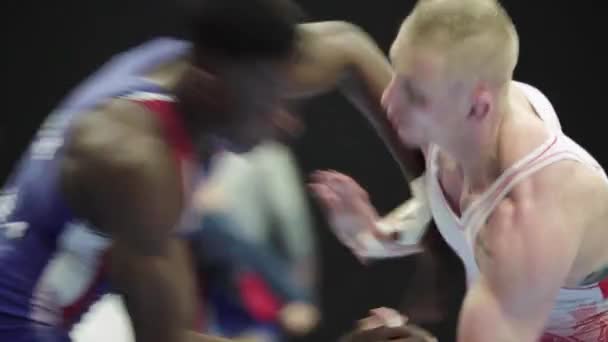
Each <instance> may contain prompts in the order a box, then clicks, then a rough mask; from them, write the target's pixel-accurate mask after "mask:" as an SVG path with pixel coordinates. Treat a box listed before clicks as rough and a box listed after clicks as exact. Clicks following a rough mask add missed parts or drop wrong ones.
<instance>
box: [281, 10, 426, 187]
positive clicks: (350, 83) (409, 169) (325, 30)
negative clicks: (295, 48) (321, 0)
mask: <svg viewBox="0 0 608 342" xmlns="http://www.w3.org/2000/svg"><path fill="white" fill-rule="evenodd" d="M300 31H301V37H302V39H301V40H300V46H299V55H298V58H297V59H296V61H295V63H294V64H293V67H292V68H291V70H290V80H291V82H290V87H288V90H287V95H288V97H307V96H311V95H314V94H318V93H322V92H326V91H329V90H332V89H335V88H336V87H338V88H339V89H340V90H341V91H342V93H343V94H344V95H345V96H346V97H347V98H348V99H349V100H350V101H351V102H352V103H353V104H354V105H355V106H356V107H357V108H358V109H359V110H360V111H362V112H363V113H364V115H365V117H366V118H367V119H368V120H369V121H370V122H371V123H372V125H373V126H374V128H375V129H376V131H377V132H378V134H379V135H380V136H381V137H382V139H383V140H384V142H385V143H386V145H387V146H388V148H389V149H390V151H391V153H392V155H393V157H394V158H395V159H396V160H397V161H398V163H399V165H400V167H401V169H402V171H403V172H404V174H405V175H406V177H407V179H408V181H412V180H413V179H414V178H415V177H417V176H419V175H420V174H421V173H422V171H423V169H424V163H423V159H422V156H421V154H420V153H419V151H418V150H410V149H408V148H406V146H405V145H403V144H402V143H401V141H400V139H399V137H398V135H397V132H396V131H395V130H394V129H393V127H392V125H391V124H390V122H389V121H388V118H387V116H386V114H385V112H384V110H383V108H382V105H381V100H382V94H383V92H384V89H385V88H386V87H387V86H388V84H389V83H390V81H391V79H392V76H393V71H392V68H391V66H390V64H389V63H388V60H387V58H386V57H385V55H384V53H383V52H382V51H381V50H380V49H379V48H378V46H377V45H376V43H375V42H374V41H373V40H372V39H371V37H369V35H367V34H366V33H365V32H364V31H363V30H361V29H359V28H358V27H356V26H355V25H352V24H349V23H346V22H317V23H309V24H303V25H301V27H300Z"/></svg>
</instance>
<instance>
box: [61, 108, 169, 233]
mask: <svg viewBox="0 0 608 342" xmlns="http://www.w3.org/2000/svg"><path fill="white" fill-rule="evenodd" d="M169 152H170V151H169V148H168V146H167V145H166V144H165V142H164V140H163V139H162V137H161V135H160V131H159V129H158V127H157V125H156V122H155V121H154V120H153V118H152V116H151V115H150V114H149V113H147V112H146V110H145V109H144V108H142V107H140V106H139V105H137V104H134V103H130V102H129V101H123V100H116V101H113V102H111V103H108V104H107V105H106V106H104V107H102V108H100V109H98V110H97V111H95V112H91V113H88V114H86V115H84V116H83V118H82V119H81V120H79V121H78V122H77V123H76V124H75V126H74V127H73V129H72V131H71V136H70V140H69V142H68V143H67V145H66V147H65V158H64V160H63V162H62V172H61V176H62V186H63V191H64V193H65V194H66V198H67V200H68V202H69V204H70V206H72V207H73V209H74V210H75V211H76V213H77V214H78V215H80V216H83V217H85V218H87V219H89V220H90V221H92V222H94V223H96V225H97V226H102V227H103V228H105V227H108V229H113V227H111V226H116V224H114V223H110V222H108V221H109V220H108V217H107V216H109V215H107V214H106V213H107V212H113V213H114V214H116V213H117V212H121V213H122V212H124V215H122V216H123V217H128V216H129V214H128V213H126V211H127V210H131V211H136V210H137V209H142V210H143V207H144V206H140V208H134V206H135V202H136V201H145V199H146V198H150V196H154V195H159V196H161V195H162V196H166V197H167V202H170V200H169V199H170V198H179V196H178V194H177V193H175V192H176V191H177V190H179V189H181V186H180V183H179V182H180V181H179V179H180V178H179V174H178V172H177V170H176V168H175V164H174V162H173V160H172V159H171V154H170V153H169ZM147 202H149V203H152V201H150V200H147ZM178 202H179V201H178ZM118 216H120V215H114V217H118Z"/></svg>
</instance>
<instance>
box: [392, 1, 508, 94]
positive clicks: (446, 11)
mask: <svg viewBox="0 0 608 342" xmlns="http://www.w3.org/2000/svg"><path fill="white" fill-rule="evenodd" d="M402 30H405V31H403V33H404V34H405V35H406V36H407V39H408V42H409V43H410V44H413V45H414V46H418V45H421V44H422V45H430V46H432V47H435V48H437V47H438V48H440V49H441V51H442V53H445V57H446V59H447V60H446V68H447V71H448V72H449V73H450V74H451V75H453V76H454V77H458V78H471V77H473V78H476V79H479V80H484V81H487V82H491V83H493V84H495V85H498V86H502V85H504V84H505V83H507V82H508V81H510V80H511V79H512V78H513V72H514V70H515V66H516V64H517V60H518V55H519V38H518V35H517V31H516V29H515V25H514V24H513V22H512V20H511V18H510V17H509V15H508V14H507V12H506V11H505V9H504V8H503V7H502V6H501V5H500V3H498V1H496V0H420V1H419V2H418V4H417V5H416V7H415V9H414V11H413V12H412V14H411V15H410V16H409V17H408V18H407V19H406V21H405V23H404V27H403V28H402Z"/></svg>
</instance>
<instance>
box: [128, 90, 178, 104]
mask: <svg viewBox="0 0 608 342" xmlns="http://www.w3.org/2000/svg"><path fill="white" fill-rule="evenodd" d="M120 98H122V99H127V100H133V101H155V100H156V101H167V102H175V101H176V99H175V97H174V96H170V95H167V94H159V93H152V92H148V91H135V92H132V93H129V94H126V95H123V96H120Z"/></svg>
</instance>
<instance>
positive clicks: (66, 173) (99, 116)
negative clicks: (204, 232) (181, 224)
mask: <svg viewBox="0 0 608 342" xmlns="http://www.w3.org/2000/svg"><path fill="white" fill-rule="evenodd" d="M118 107H119V108H120V110H122V111H123V113H124V112H128V113H129V114H132V115H129V116H127V117H128V118H129V119H128V120H132V121H129V122H120V120H115V118H114V119H109V118H108V114H107V113H91V114H90V115H87V116H86V118H85V119H84V120H83V121H81V122H80V123H79V124H78V125H77V126H76V127H75V129H74V132H73V135H72V139H71V141H70V143H69V144H68V146H66V157H65V160H64V163H63V165H62V166H63V168H62V181H63V182H62V184H63V189H64V193H65V194H66V197H67V199H68V202H69V204H70V206H71V207H72V209H73V210H74V211H75V213H76V214H77V215H79V216H80V217H82V218H83V219H85V220H87V221H88V222H90V223H91V224H92V225H93V226H95V227H96V228H98V229H100V230H103V231H104V232H105V233H106V234H108V235H110V236H111V237H112V242H113V245H112V247H111V249H110V255H109V257H110V258H109V259H110V271H109V277H110V280H111V282H112V284H113V286H114V287H115V289H116V290H117V291H118V292H119V293H120V294H122V295H123V296H124V299H125V305H126V308H127V312H128V314H129V316H130V318H131V322H132V326H133V330H134V335H135V339H136V341H146V342H184V341H193V340H199V341H204V339H202V340H201V339H198V338H195V336H198V335H196V334H195V333H194V332H193V331H192V330H191V329H192V328H193V327H194V317H195V315H194V304H195V303H196V302H197V301H196V300H195V299H194V292H195V291H194V289H195V287H194V284H193V277H192V269H191V267H190V263H189V257H188V255H187V253H186V252H185V250H184V249H183V248H182V247H181V246H180V243H179V242H178V241H176V240H175V239H174V238H173V233H174V228H175V226H176V224H177V222H178V219H179V217H180V214H181V208H182V204H183V203H182V198H183V197H182V192H181V182H180V178H179V177H178V170H177V169H176V167H175V165H174V161H173V160H171V159H170V156H171V155H170V153H169V151H168V150H167V147H166V146H165V144H164V142H163V141H162V140H161V139H158V138H157V137H156V136H155V133H154V132H145V133H142V131H145V130H146V129H147V128H150V127H153V125H150V124H149V122H148V121H147V120H149V119H148V118H149V117H150V115H149V114H147V113H145V112H143V113H142V111H143V110H142V109H140V108H139V107H138V106H136V105H132V104H127V105H126V106H123V105H121V106H118ZM140 119H141V120H140ZM138 120H140V121H138ZM132 122H135V123H137V124H136V125H133V126H131V127H129V126H130V125H131V124H132ZM151 131H153V129H151ZM201 338H202V337H201Z"/></svg>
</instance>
